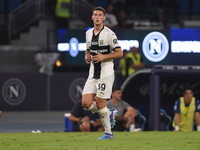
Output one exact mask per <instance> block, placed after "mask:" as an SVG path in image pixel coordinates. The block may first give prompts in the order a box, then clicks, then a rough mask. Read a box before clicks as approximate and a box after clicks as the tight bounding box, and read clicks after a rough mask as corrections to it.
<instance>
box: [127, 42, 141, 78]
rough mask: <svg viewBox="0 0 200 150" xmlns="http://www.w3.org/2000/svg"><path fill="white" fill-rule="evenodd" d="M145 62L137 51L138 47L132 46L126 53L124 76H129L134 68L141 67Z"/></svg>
mask: <svg viewBox="0 0 200 150" xmlns="http://www.w3.org/2000/svg"><path fill="white" fill-rule="evenodd" d="M144 66H145V63H144V62H143V59H142V56H141V55H140V54H139V53H138V48H137V47H135V46H133V47H131V49H130V52H129V53H128V54H127V55H126V76H127V77H128V76H130V75H131V74H132V73H134V72H135V71H136V70H139V69H143V68H144Z"/></svg>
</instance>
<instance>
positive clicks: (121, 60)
mask: <svg viewBox="0 0 200 150" xmlns="http://www.w3.org/2000/svg"><path fill="white" fill-rule="evenodd" d="M119 66H120V67H121V68H122V76H126V59H125V57H124V58H121V59H120V61H119Z"/></svg>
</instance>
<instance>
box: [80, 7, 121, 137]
mask: <svg viewBox="0 0 200 150" xmlns="http://www.w3.org/2000/svg"><path fill="white" fill-rule="evenodd" d="M105 19H106V17H105V10H104V9H103V8H102V7H96V8H94V9H93V11H92V20H93V22H94V27H93V28H92V29H90V30H88V31H87V32H86V46H87V50H86V52H85V61H86V63H88V64H90V69H89V76H88V79H87V81H86V83H85V86H84V89H83V93H82V95H83V96H82V105H83V107H84V108H86V109H88V110H91V111H93V112H98V113H99V114H100V118H101V121H102V124H103V126H104V127H105V133H104V135H103V136H102V137H100V138H98V140H104V139H113V133H112V131H111V128H113V127H114V125H115V115H116V113H117V110H116V109H110V110H109V109H108V108H107V107H106V100H107V99H110V97H111V93H112V86H113V82H114V69H113V65H114V64H113V59H116V58H120V57H122V56H123V53H122V50H121V47H120V45H119V44H118V39H117V37H116V35H115V33H114V32H113V31H112V30H110V29H109V28H108V27H106V26H104V21H105Z"/></svg>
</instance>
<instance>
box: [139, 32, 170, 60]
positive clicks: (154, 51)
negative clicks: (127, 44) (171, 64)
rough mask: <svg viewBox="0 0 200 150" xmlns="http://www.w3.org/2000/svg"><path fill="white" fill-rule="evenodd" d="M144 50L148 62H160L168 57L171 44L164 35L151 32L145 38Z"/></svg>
mask: <svg viewBox="0 0 200 150" xmlns="http://www.w3.org/2000/svg"><path fill="white" fill-rule="evenodd" d="M142 50H143V53H144V55H145V57H146V58H147V59H148V60H150V61H152V62H159V61H162V60H163V59H164V58H165V57H166V56H167V54H168V51H169V43H168V40H167V38H166V37H165V36H164V35H163V34H162V33H160V32H151V33H149V34H148V35H147V36H146V37H145V38H144V40H143V43H142Z"/></svg>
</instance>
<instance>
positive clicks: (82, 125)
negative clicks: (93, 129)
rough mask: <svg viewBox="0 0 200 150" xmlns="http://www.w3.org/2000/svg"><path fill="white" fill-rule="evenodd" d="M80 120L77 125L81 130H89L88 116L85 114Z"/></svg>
mask: <svg viewBox="0 0 200 150" xmlns="http://www.w3.org/2000/svg"><path fill="white" fill-rule="evenodd" d="M82 120H83V122H81V123H80V125H79V127H80V130H81V132H90V118H89V117H88V116H85V117H84V118H83V119H82Z"/></svg>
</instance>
